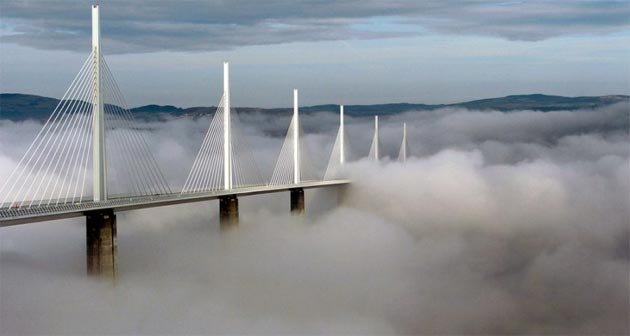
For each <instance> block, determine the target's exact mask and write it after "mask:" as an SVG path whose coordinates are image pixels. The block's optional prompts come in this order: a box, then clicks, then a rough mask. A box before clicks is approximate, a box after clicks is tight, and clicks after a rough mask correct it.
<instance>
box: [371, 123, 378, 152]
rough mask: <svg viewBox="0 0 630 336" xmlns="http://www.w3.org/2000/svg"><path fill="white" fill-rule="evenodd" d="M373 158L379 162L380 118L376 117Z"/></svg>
mask: <svg viewBox="0 0 630 336" xmlns="http://www.w3.org/2000/svg"><path fill="white" fill-rule="evenodd" d="M372 155H374V156H373V157H372V158H373V159H374V161H378V159H379V155H378V116H374V139H373V140H372Z"/></svg>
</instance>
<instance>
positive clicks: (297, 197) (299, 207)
mask: <svg viewBox="0 0 630 336" xmlns="http://www.w3.org/2000/svg"><path fill="white" fill-rule="evenodd" d="M291 214H294V215H302V214H304V189H302V188H295V189H291Z"/></svg>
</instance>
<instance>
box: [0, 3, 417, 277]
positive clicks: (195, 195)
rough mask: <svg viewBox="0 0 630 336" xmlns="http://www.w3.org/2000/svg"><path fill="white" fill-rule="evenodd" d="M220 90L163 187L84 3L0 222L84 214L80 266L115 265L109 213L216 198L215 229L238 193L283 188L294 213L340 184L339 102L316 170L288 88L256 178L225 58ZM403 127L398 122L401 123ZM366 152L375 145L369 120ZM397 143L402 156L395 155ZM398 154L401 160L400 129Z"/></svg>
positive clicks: (229, 217)
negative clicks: (288, 111) (66, 61)
mask: <svg viewBox="0 0 630 336" xmlns="http://www.w3.org/2000/svg"><path fill="white" fill-rule="evenodd" d="M223 84H224V87H223V95H222V97H221V99H220V102H219V104H218V105H217V106H218V107H217V110H216V112H215V113H214V116H213V118H212V119H211V122H210V125H209V127H208V130H207V132H206V134H205V136H204V139H203V141H202V143H201V146H200V148H199V151H198V153H197V156H196V157H195V160H194V162H193V164H192V167H191V169H190V172H189V174H188V176H187V178H186V180H185V183H184V186H183V188H182V190H180V191H175V190H173V189H172V188H171V187H170V186H169V183H168V181H167V179H166V178H165V177H164V174H163V173H162V171H161V170H160V167H159V166H158V164H157V160H156V159H155V158H154V156H153V155H152V153H151V151H150V150H149V145H148V143H147V140H146V139H145V138H144V136H143V134H142V132H141V130H140V129H138V127H139V126H138V124H137V123H135V122H134V118H133V115H132V113H131V112H130V111H129V109H128V106H127V104H126V102H125V98H124V96H123V94H122V92H121V91H120V89H119V87H118V85H117V83H116V80H115V78H114V76H113V75H112V72H111V70H110V68H109V66H108V64H107V62H106V61H105V58H104V57H103V55H102V53H101V43H100V18H99V6H98V5H94V6H93V7H92V50H91V53H90V54H89V56H88V57H87V59H86V60H85V62H84V63H83V65H82V67H81V68H80V70H79V72H78V73H77V75H76V76H75V78H74V80H73V81H72V83H71V84H70V87H69V88H68V90H67V91H66V93H65V94H64V96H63V98H62V99H61V100H60V101H59V104H58V106H57V107H56V108H55V110H54V111H53V112H52V114H51V115H50V117H49V119H48V120H47V121H46V123H45V124H44V126H43V127H42V129H41V130H40V132H39V133H38V134H37V136H36V137H35V139H34V141H33V142H32V143H31V145H30V146H29V147H28V149H27V151H26V153H25V154H24V156H23V157H22V159H21V160H20V161H19V163H18V164H17V166H16V167H15V169H14V170H13V172H12V173H11V175H10V176H9V177H8V179H7V180H6V181H5V182H4V184H3V185H2V187H1V189H0V227H4V226H10V225H18V224H26V223H33V222H41V221H48V220H54V219H62V218H72V217H80V216H85V217H86V228H87V234H86V238H87V265H88V273H90V274H108V275H114V274H115V272H116V212H120V211H126V210H133V209H142V208H150V207H159V206H165V205H173V204H180V203H190V202H200V201H207V200H219V211H220V223H221V227H222V228H228V227H233V226H234V225H235V224H237V223H238V212H239V210H238V197H239V196H247V195H256V194H264V193H276V192H286V191H289V192H290V196H291V197H290V200H291V202H290V210H291V212H292V213H295V214H300V213H303V212H304V189H310V188H330V187H337V186H343V185H347V184H348V183H350V182H349V181H348V180H345V179H338V176H343V169H342V168H343V165H344V163H345V161H346V160H345V153H346V148H347V146H346V145H345V138H344V120H343V118H344V116H343V106H341V108H340V109H341V110H340V126H339V131H338V134H337V138H336V140H335V144H334V146H333V151H332V154H331V157H330V161H329V163H328V166H327V169H326V172H325V174H324V176H323V177H321V176H318V174H317V173H316V172H315V171H313V169H312V165H310V164H309V162H308V155H307V153H306V152H305V148H304V146H303V141H302V139H303V136H304V132H303V130H302V128H301V127H300V119H299V108H298V91H297V90H294V92H293V103H294V108H293V116H292V119H291V122H290V125H289V127H288V130H287V136H286V139H285V141H284V143H283V145H282V148H281V150H280V154H279V157H278V160H277V162H276V165H275V167H274V170H273V174H272V176H271V177H270V178H265V177H264V176H263V175H262V174H261V173H260V171H259V169H258V167H257V164H256V162H255V160H253V157H252V155H251V153H250V152H249V148H250V147H249V146H248V144H247V143H246V140H245V139H246V138H245V137H244V136H243V134H241V133H240V131H241V127H240V126H239V120H238V115H237V114H236V113H233V111H232V109H231V106H230V83H229V65H228V63H227V62H225V63H224V83H223ZM404 134H405V136H406V131H405V133H404ZM374 139H375V140H374V142H373V145H372V147H373V148H372V150H371V156H372V157H374V158H375V159H376V160H378V158H379V154H378V124H376V127H375V135H374ZM403 151H404V155H403ZM401 157H402V158H403V159H406V138H404V139H403V147H401Z"/></svg>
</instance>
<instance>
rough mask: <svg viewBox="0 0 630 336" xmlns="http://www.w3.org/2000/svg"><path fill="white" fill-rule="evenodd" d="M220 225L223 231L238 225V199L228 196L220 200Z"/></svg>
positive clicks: (234, 196)
mask: <svg viewBox="0 0 630 336" xmlns="http://www.w3.org/2000/svg"><path fill="white" fill-rule="evenodd" d="M219 224H220V226H221V229H229V228H232V227H235V226H236V225H238V198H236V195H228V196H225V197H221V198H220V199H219Z"/></svg>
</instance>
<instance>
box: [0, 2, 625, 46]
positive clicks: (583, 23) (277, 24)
mask: <svg viewBox="0 0 630 336" xmlns="http://www.w3.org/2000/svg"><path fill="white" fill-rule="evenodd" d="M103 5H104V6H103V15H104V17H106V18H107V20H104V21H103V30H104V31H105V32H107V34H106V36H107V37H106V39H107V44H108V50H109V51H110V52H113V53H130V52H134V53H137V52H151V51H160V50H177V51H182V50H195V51H201V50H204V51H205V50H225V49H231V48H234V47H240V46H248V45H268V44H278V43H289V42H304V41H327V40H350V39H372V38H387V37H403V36H410V35H419V34H423V33H426V32H427V31H435V32H441V33H451V34H474V35H483V36H493V37H500V38H504V39H509V40H525V41H536V40H543V39H547V38H551V37H555V36H562V35H577V34H605V33H610V32H615V31H619V30H623V29H627V28H628V27H629V26H630V20H629V19H628V18H629V17H630V16H629V13H630V5H628V3H627V2H625V1H580V2H553V3H552V2H547V1H528V2H498V1H491V2H463V3H462V2H461V1H422V2H418V1H397V2H396V3H391V2H382V1H355V0H351V1H318V2H312V1H311V2H295V1H275V2H273V3H269V2H260V1H238V2H230V3H229V4H228V3H224V2H208V1H184V2H178V3H177V4H174V3H172V2H166V1H133V2H127V1H107V2H105V3H103ZM0 9H1V10H2V17H3V21H5V25H4V27H3V28H2V35H3V41H5V42H12V43H17V44H21V45H26V46H32V47H36V48H41V49H60V50H85V48H86V41H89V39H88V37H89V28H90V26H89V23H90V20H89V15H90V11H89V7H88V6H87V4H86V2H84V1H46V2H28V1H27V2H24V1H3V2H2V4H1V5H0Z"/></svg>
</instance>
